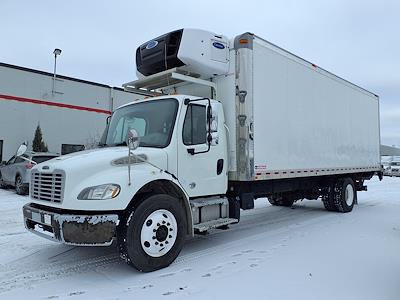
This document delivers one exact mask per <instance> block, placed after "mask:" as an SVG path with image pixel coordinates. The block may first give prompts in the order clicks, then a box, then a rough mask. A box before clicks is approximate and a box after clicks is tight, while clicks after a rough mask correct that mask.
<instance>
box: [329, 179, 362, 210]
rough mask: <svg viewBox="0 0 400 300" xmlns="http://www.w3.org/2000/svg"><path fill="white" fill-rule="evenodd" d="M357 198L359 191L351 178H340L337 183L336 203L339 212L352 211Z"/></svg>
mask: <svg viewBox="0 0 400 300" xmlns="http://www.w3.org/2000/svg"><path fill="white" fill-rule="evenodd" d="M356 200H357V191H356V189H355V186H354V181H353V179H351V178H349V177H348V178H343V179H339V180H338V181H337V182H336V184H335V194H334V204H335V207H336V211H338V212H343V213H346V212H350V211H352V210H353V207H354V204H355V203H356Z"/></svg>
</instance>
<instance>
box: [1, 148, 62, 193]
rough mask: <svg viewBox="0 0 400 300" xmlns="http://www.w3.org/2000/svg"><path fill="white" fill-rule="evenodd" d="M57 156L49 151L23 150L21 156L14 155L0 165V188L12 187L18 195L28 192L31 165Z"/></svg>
mask: <svg viewBox="0 0 400 300" xmlns="http://www.w3.org/2000/svg"><path fill="white" fill-rule="evenodd" d="M58 156H59V155H58V154H55V153H49V152H25V153H24V154H23V155H21V156H16V155H14V156H13V157H11V158H10V160H9V161H7V162H5V163H3V164H2V165H1V166H0V188H8V187H14V188H15V191H16V193H17V194H18V195H26V194H28V191H29V182H30V175H31V169H32V167H33V166H35V165H36V164H40V163H42V162H45V161H47V160H50V159H52V158H55V157H58Z"/></svg>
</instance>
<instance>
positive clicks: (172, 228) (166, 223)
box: [140, 209, 178, 257]
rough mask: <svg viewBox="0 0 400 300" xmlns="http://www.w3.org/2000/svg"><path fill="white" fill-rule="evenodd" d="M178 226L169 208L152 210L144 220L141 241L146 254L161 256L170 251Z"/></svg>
mask: <svg viewBox="0 0 400 300" xmlns="http://www.w3.org/2000/svg"><path fill="white" fill-rule="evenodd" d="M177 234H178V226H177V223H176V219H175V216H174V215H173V214H172V213H171V212H170V211H168V210H165V209H159V210H156V211H154V212H152V213H151V214H150V215H149V216H148V217H147V218H146V220H145V221H144V223H143V225H142V230H141V234H140V242H141V245H142V248H143V250H144V252H146V254H148V255H149V256H152V257H160V256H163V255H165V254H167V253H168V251H169V250H171V248H172V246H173V245H174V243H175V241H176V237H177Z"/></svg>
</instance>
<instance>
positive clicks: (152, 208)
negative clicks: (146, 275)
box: [119, 194, 187, 272]
mask: <svg viewBox="0 0 400 300" xmlns="http://www.w3.org/2000/svg"><path fill="white" fill-rule="evenodd" d="M184 212H185V210H184V207H183V205H182V203H181V202H180V201H179V200H178V199H176V198H174V197H171V196H169V195H164V194H162V195H154V196H150V197H149V198H147V199H145V200H144V201H143V202H142V203H140V204H139V205H138V207H137V208H136V209H135V210H134V211H133V212H132V213H131V215H130V216H129V218H128V222H127V224H126V228H125V230H123V231H124V233H123V234H122V236H121V238H120V241H119V249H120V252H121V257H123V258H124V259H125V260H126V262H127V263H128V264H129V265H131V266H133V267H135V268H136V269H138V270H139V271H143V272H151V271H155V270H158V269H161V268H164V267H167V266H169V265H170V264H171V263H172V262H173V261H174V260H175V259H176V257H177V256H178V255H179V253H180V251H181V249H182V247H183V244H184V242H185V236H186V224H187V221H186V215H185V213H184Z"/></svg>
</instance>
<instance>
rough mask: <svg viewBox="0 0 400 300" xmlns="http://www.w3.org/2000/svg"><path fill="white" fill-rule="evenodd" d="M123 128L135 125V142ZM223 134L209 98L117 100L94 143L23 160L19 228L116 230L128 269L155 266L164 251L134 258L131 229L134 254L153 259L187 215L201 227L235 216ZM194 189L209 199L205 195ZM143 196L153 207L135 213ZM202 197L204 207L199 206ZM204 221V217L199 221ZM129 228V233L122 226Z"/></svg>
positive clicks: (175, 240) (184, 225) (87, 239)
mask: <svg viewBox="0 0 400 300" xmlns="http://www.w3.org/2000/svg"><path fill="white" fill-rule="evenodd" d="M132 130H134V131H135V132H136V133H137V135H138V145H137V148H135V149H132V148H130V147H128V144H127V136H128V133H129V132H131V131H132ZM226 140H227V137H226V129H225V127H224V114H223V110H222V106H221V103H220V102H219V101H217V100H213V99H204V98H199V97H193V96H187V95H173V96H172V95H171V96H161V97H153V98H148V99H144V100H138V101H134V102H132V103H129V104H127V105H124V106H122V107H120V108H118V109H117V110H115V111H114V113H113V114H112V116H111V119H110V121H109V123H108V125H107V129H106V134H105V135H104V136H103V139H102V141H101V146H102V148H100V149H96V150H88V151H83V152H79V153H73V154H69V155H64V156H61V157H58V158H56V159H54V160H52V161H51V162H48V163H45V164H41V165H39V166H38V167H34V168H33V169H32V182H31V187H30V197H31V201H32V203H30V204H28V205H26V206H25V207H24V217H25V225H26V228H27V229H28V230H30V231H32V232H34V233H36V234H39V235H41V236H43V237H46V238H49V239H52V240H55V241H59V242H62V243H65V244H70V245H104V246H106V245H110V244H111V243H112V242H113V240H114V239H115V238H116V237H117V238H118V237H119V247H120V251H121V255H122V256H123V257H124V258H125V259H126V260H127V261H128V262H131V263H132V264H133V265H134V266H135V267H137V268H138V269H140V270H149V268H151V269H154V268H159V267H160V266H165V264H166V263H167V264H168V263H170V260H167V261H166V260H162V262H161V263H160V259H158V260H155V261H156V262H157V261H158V263H157V264H156V266H154V264H153V265H149V264H147V263H144V262H142V261H141V260H140V259H139V260H138V259H137V258H136V256H135V254H133V253H135V252H134V251H135V249H136V248H137V240H136V238H137V234H138V235H141V236H142V238H141V242H140V245H139V247H140V248H141V249H142V252H143V251H144V253H141V254H142V256H141V257H149V256H150V257H153V258H154V259H155V258H158V257H160V256H163V255H164V254H168V253H171V251H172V250H171V248H172V246H174V245H175V246H176V247H175V248H174V249H173V253H175V254H174V255H177V253H179V250H180V248H181V246H182V241H183V240H184V239H185V237H186V236H188V235H189V236H190V235H192V234H193V233H194V230H195V229H196V225H197V228H198V229H199V230H202V229H203V230H204V228H207V229H208V228H209V227H210V226H211V225H214V227H217V226H224V225H226V224H228V223H232V222H235V221H237V220H235V219H230V218H229V211H228V202H227V200H226V199H224V198H223V195H225V194H226V191H227V167H226V166H227V163H226V161H227V153H226V149H227V148H226V147H227V146H226ZM154 197H155V198H156V199H157V201H155V200H154ZM203 197H207V198H208V199H210V198H214V200H213V201H212V202H211V203H210V202H205V201H204V199H203ZM152 199H153V200H152ZM189 199H192V200H193V201H191V203H190V202H189ZM196 199H197V200H196ZM153 201H154V202H153ZM149 205H152V206H151V207H153V206H154V208H153V210H154V211H152V212H151V214H150V216H149V215H147V216H146V220H143V219H142V217H140V220H138V221H137V219H138V218H139V217H138V215H137V214H135V212H136V211H137V210H139V209H141V208H142V209H149V208H148V206H149ZM203 206H207V210H206V209H204V211H203V215H201V213H200V210H201V208H202V207H203ZM143 207H145V208H143ZM209 221H213V222H214V223H213V224H204V223H206V222H209ZM131 222H134V223H135V224H134V225H131ZM137 222H139V223H141V225H140V228H142V229H141V230H140V231H139V232H136V231H137V230H138V228H139V227H138V226H139V225H138V224H137ZM146 224H147V225H146ZM199 225H201V226H203V227H199ZM130 227H132V228H130ZM132 230H133V231H135V230H136V231H135V233H134V235H133V236H127V232H131V231H132ZM167 233H169V234H167ZM122 237H123V238H122ZM129 237H132V239H135V241H134V242H133V241H131V240H130V238H129ZM124 241H125V242H124ZM133 256H135V260H133V259H132V257H133ZM171 258H174V256H171ZM171 258H170V259H171ZM143 259H144V258H143Z"/></svg>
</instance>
